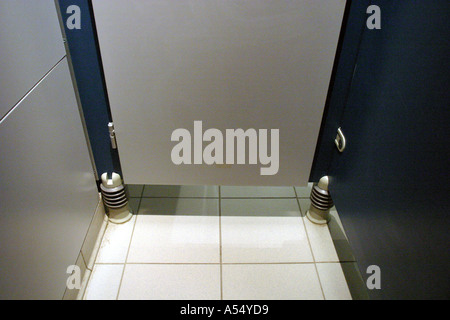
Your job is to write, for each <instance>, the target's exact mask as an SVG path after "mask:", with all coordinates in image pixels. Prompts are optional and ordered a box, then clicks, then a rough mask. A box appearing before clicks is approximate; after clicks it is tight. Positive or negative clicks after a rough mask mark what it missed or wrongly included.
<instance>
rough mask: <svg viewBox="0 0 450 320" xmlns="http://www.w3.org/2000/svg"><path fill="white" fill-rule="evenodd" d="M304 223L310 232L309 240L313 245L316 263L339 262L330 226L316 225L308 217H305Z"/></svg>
mask: <svg viewBox="0 0 450 320" xmlns="http://www.w3.org/2000/svg"><path fill="white" fill-rule="evenodd" d="M303 221H304V223H305V227H306V231H307V232H308V239H309V243H310V244H311V249H312V251H313V254H314V259H315V261H316V262H339V258H338V255H337V252H336V249H335V247H334V243H333V239H332V238H331V235H330V230H329V229H328V225H327V224H324V225H318V224H314V223H312V222H311V221H309V219H308V218H307V217H304V218H303Z"/></svg>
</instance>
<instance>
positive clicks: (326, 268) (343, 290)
mask: <svg viewBox="0 0 450 320" xmlns="http://www.w3.org/2000/svg"><path fill="white" fill-rule="evenodd" d="M317 271H318V273H319V278H320V282H321V284H322V289H323V293H324V295H325V299H327V300H351V299H352V296H351V294H350V290H349V289H348V286H347V281H346V280H345V276H344V273H343V271H342V267H341V264H340V263H318V264H317Z"/></svg>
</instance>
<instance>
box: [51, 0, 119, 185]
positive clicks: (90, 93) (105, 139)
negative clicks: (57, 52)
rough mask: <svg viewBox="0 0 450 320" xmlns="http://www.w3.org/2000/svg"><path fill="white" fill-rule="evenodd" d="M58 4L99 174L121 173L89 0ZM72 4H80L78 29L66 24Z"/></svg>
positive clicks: (60, 0)
mask: <svg viewBox="0 0 450 320" xmlns="http://www.w3.org/2000/svg"><path fill="white" fill-rule="evenodd" d="M59 5H60V9H61V14H62V19H63V23H64V28H65V32H66V37H67V42H68V45H69V50H70V56H71V60H72V64H73V68H74V73H75V77H76V82H77V86H78V91H79V95H80V100H81V104H82V108H83V113H84V117H85V121H86V127H87V131H88V135H89V140H90V142H91V147H92V152H93V155H94V160H95V165H96V169H97V172H98V174H99V176H100V175H101V174H102V173H105V172H108V173H111V172H113V171H114V172H119V173H120V172H121V170H120V164H119V161H118V155H117V152H116V151H115V150H112V149H111V142H110V138H109V131H108V123H109V122H111V114H110V110H109V103H108V97H107V94H106V86H105V82H104V79H103V70H102V64H101V57H100V54H99V49H98V45H97V41H96V31H95V22H94V19H93V14H92V10H91V5H90V1H88V0H59ZM71 5H76V6H78V7H79V8H80V13H81V25H80V28H79V29H78V28H73V29H69V28H68V26H67V21H68V19H69V18H71V17H72V15H73V12H72V11H70V10H69V12H68V10H67V9H68V7H70V6H71Z"/></svg>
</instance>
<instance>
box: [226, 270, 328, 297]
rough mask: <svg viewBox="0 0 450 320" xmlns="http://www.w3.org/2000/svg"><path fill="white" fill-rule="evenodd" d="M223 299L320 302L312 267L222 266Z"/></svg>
mask: <svg viewBox="0 0 450 320" xmlns="http://www.w3.org/2000/svg"><path fill="white" fill-rule="evenodd" d="M222 272H223V275H222V283H223V298H224V300H235V299H236V300H300V299H302V300H303V299H310V300H323V294H322V291H321V288H320V283H319V279H318V277H317V272H316V269H315V267H314V264H253V265H252V264H242V265H223V267H222Z"/></svg>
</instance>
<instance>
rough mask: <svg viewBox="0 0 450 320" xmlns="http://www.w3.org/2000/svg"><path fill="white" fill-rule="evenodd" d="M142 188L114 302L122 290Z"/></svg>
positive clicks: (139, 207)
mask: <svg viewBox="0 0 450 320" xmlns="http://www.w3.org/2000/svg"><path fill="white" fill-rule="evenodd" d="M144 188H145V186H144V187H143V188H142V192H141V198H140V199H139V204H138V207H137V212H136V213H135V215H136V218H135V220H134V224H133V230H132V231H131V237H130V242H129V243H128V249H127V255H126V257H125V263H124V264H123V270H122V276H121V277H120V283H119V289H118V290H117V296H116V300H119V294H120V289H121V288H122V280H123V275H124V274H125V269H126V267H127V262H128V255H129V254H130V248H131V242H132V241H133V235H134V229H135V228H136V223H137V220H138V215H139V210H140V209H141V203H142V194H143V193H144Z"/></svg>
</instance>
